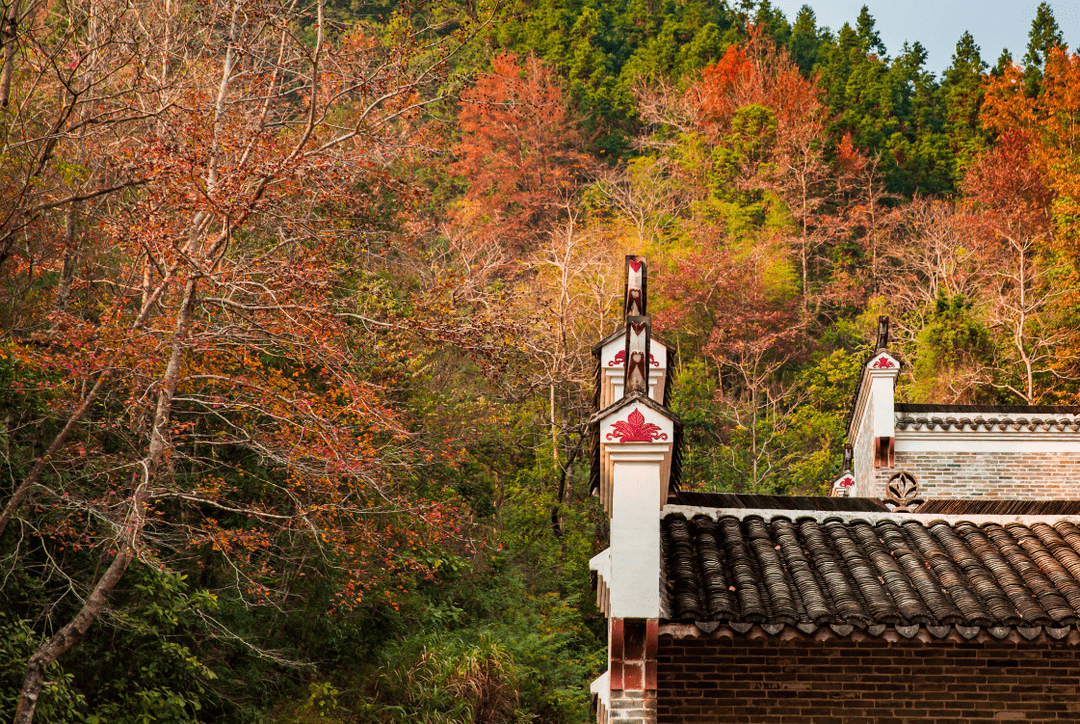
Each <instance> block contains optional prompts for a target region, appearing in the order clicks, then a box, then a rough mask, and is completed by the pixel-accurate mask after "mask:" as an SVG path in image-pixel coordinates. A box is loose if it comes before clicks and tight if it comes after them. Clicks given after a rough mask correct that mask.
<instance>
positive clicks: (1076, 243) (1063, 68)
mask: <svg viewBox="0 0 1080 724" xmlns="http://www.w3.org/2000/svg"><path fill="white" fill-rule="evenodd" d="M982 120H983V123H984V125H986V127H987V128H989V129H990V130H992V131H994V132H996V133H998V134H1000V135H1001V136H1002V139H1003V141H1002V143H1003V144H1004V145H1006V146H1008V145H1015V144H1016V143H1018V142H1019V139H1026V141H1025V146H1026V155H1027V157H1028V159H1029V161H1030V165H1031V166H1032V167H1033V168H1034V169H1035V170H1036V171H1037V172H1038V174H1040V175H1041V176H1042V178H1043V179H1044V183H1045V185H1046V187H1047V189H1048V190H1049V192H1050V194H1051V195H1052V199H1051V200H1050V207H1051V209H1052V211H1053V215H1054V219H1055V226H1056V231H1057V239H1056V244H1057V248H1059V249H1060V250H1062V251H1064V252H1065V253H1066V254H1067V255H1068V256H1069V257H1070V258H1071V259H1072V260H1073V261H1074V263H1078V262H1080V57H1078V56H1077V55H1076V54H1075V53H1068V52H1066V51H1065V50H1064V49H1062V48H1055V49H1053V50H1051V51H1050V54H1049V56H1048V57H1047V60H1046V66H1045V69H1044V71H1043V79H1042V83H1041V85H1040V90H1039V93H1038V95H1036V96H1035V97H1028V96H1027V95H1026V94H1025V93H1024V80H1023V76H1022V74H1021V71H1020V69H1019V68H1018V67H1016V66H1013V67H1010V68H1007V69H1006V71H1005V73H1004V74H1003V75H1002V76H1001V77H998V78H994V77H991V78H990V79H989V81H988V85H987V92H986V99H985V101H984V102H983V110H982ZM1025 165H1027V164H1025Z"/></svg>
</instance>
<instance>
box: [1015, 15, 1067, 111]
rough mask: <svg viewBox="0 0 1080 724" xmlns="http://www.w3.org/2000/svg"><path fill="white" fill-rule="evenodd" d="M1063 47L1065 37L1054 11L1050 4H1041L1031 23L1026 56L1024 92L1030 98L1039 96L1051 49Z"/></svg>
mask: <svg viewBox="0 0 1080 724" xmlns="http://www.w3.org/2000/svg"><path fill="white" fill-rule="evenodd" d="M1063 45H1065V37H1064V36H1063V35H1062V34H1061V29H1060V28H1059V27H1058V24H1057V20H1055V19H1054V11H1053V10H1051V9H1050V5H1049V4H1048V3H1045V2H1041V3H1039V7H1038V8H1037V9H1036V10H1035V19H1034V20H1033V21H1031V32H1029V33H1028V46H1027V54H1026V55H1024V90H1025V92H1027V94H1028V97H1029V98H1034V97H1035V96H1036V95H1038V94H1039V84H1040V83H1041V82H1042V68H1043V64H1044V63H1046V56H1047V54H1048V53H1049V52H1050V49H1051V48H1056V47H1058V46H1063Z"/></svg>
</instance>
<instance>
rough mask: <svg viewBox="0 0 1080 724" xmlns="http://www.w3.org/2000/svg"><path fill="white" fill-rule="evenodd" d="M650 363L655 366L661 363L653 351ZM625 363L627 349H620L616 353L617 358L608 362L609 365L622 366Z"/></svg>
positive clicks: (650, 355) (650, 354)
mask: <svg viewBox="0 0 1080 724" xmlns="http://www.w3.org/2000/svg"><path fill="white" fill-rule="evenodd" d="M649 363H650V364H652V366H653V367H659V366H660V363H659V362H657V361H656V358H655V357H653V355H652V352H650V353H649ZM624 364H626V350H619V351H618V352H616V353H615V359H613V360H611V361H610V362H608V363H607V366H608V367H622V366H623V365H624Z"/></svg>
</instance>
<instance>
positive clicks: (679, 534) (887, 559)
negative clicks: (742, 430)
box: [662, 513, 1080, 628]
mask: <svg viewBox="0 0 1080 724" xmlns="http://www.w3.org/2000/svg"><path fill="white" fill-rule="evenodd" d="M793 517H794V516H793ZM662 527H663V543H664V558H665V567H666V570H665V579H666V581H667V596H668V603H669V609H670V611H671V619H672V620H676V621H691V622H710V621H714V622H721V623H739V624H742V623H763V624H780V623H783V624H789V625H797V624H814V625H825V624H853V625H854V626H856V627H859V628H864V627H867V626H871V625H879V624H888V625H892V626H912V625H926V626H943V625H954V626H981V627H1000V626H1010V627H1011V626H1029V627H1030V626H1056V627H1061V626H1070V625H1076V624H1078V623H1080V528H1078V527H1077V526H1076V525H1075V524H1073V523H1071V522H1068V521H1058V522H1055V523H1054V524H1053V525H1051V524H1049V523H1045V522H1037V523H1032V524H1030V525H1021V524H1018V523H1010V524H1006V525H1001V524H997V523H988V524H984V525H981V526H979V525H975V524H973V523H968V522H959V523H947V522H944V521H935V522H929V523H926V524H924V523H923V522H921V521H916V520H904V519H901V518H897V519H889V520H883V521H879V522H877V523H876V524H872V523H869V522H865V521H860V520H852V521H850V522H845V521H842V520H840V519H838V518H833V519H826V520H817V519H814V518H801V519H799V518H796V519H795V520H790V519H787V518H782V517H778V518H774V519H772V520H771V521H766V520H765V519H764V518H762V517H761V516H757V515H747V516H744V517H742V518H741V519H740V518H736V517H734V516H724V517H721V518H720V519H719V520H717V521H714V520H713V519H712V518H710V517H709V516H707V515H697V516H695V517H694V518H692V519H687V518H686V517H685V516H684V515H682V514H679V513H673V514H668V515H666V516H665V517H664V518H663V519H662Z"/></svg>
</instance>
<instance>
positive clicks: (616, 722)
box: [608, 691, 656, 724]
mask: <svg viewBox="0 0 1080 724" xmlns="http://www.w3.org/2000/svg"><path fill="white" fill-rule="evenodd" d="M608 724H656V692H654V691H648V692H646V691H623V692H619V693H618V695H613V696H612V698H611V711H610V712H609V714H608Z"/></svg>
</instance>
